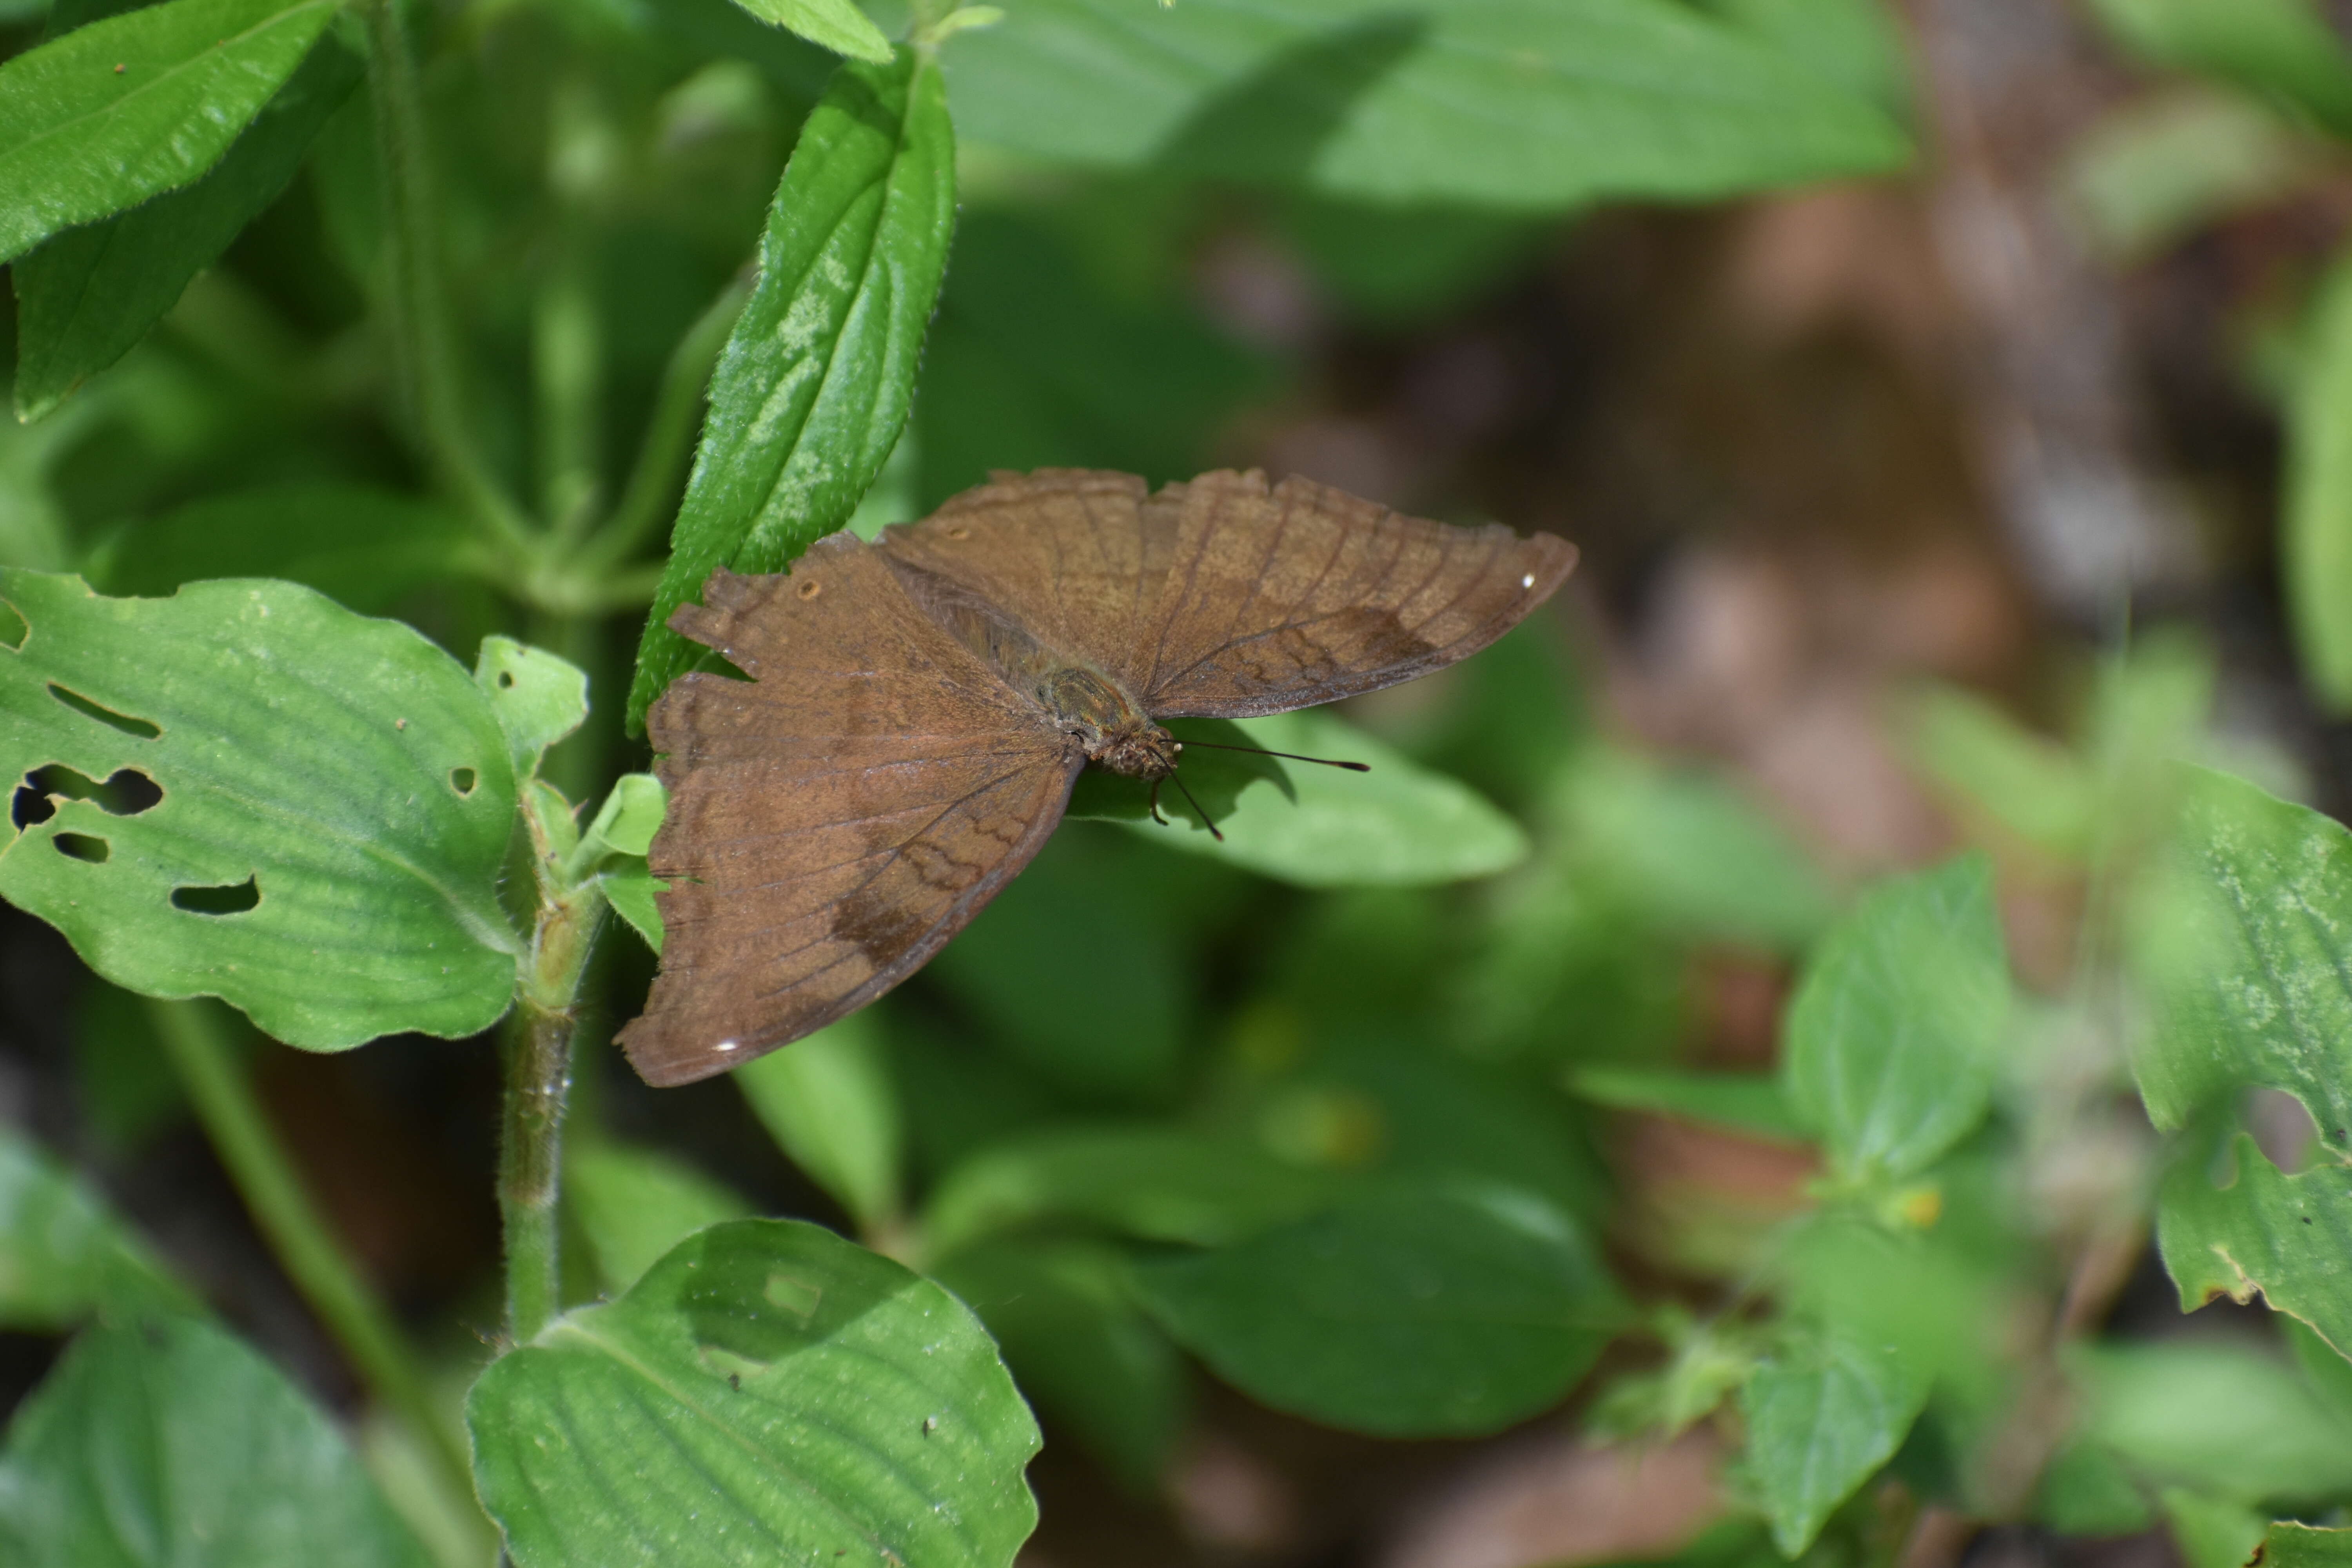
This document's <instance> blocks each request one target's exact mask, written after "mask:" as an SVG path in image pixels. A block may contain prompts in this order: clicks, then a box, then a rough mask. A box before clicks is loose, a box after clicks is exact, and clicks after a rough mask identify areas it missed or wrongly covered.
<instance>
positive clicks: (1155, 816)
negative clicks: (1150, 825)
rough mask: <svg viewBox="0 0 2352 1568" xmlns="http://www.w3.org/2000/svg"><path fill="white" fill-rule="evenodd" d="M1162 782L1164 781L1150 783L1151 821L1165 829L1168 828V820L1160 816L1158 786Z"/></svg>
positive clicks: (1157, 780) (1156, 780)
mask: <svg viewBox="0 0 2352 1568" xmlns="http://www.w3.org/2000/svg"><path fill="white" fill-rule="evenodd" d="M1162 782H1164V781H1162V780H1160V779H1153V780H1152V781H1151V820H1152V821H1154V822H1156V823H1158V824H1160V826H1162V827H1165V826H1168V819H1167V818H1166V817H1164V816H1160V784H1161V783H1162Z"/></svg>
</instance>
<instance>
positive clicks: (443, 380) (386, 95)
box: [362, 0, 536, 569]
mask: <svg viewBox="0 0 2352 1568" xmlns="http://www.w3.org/2000/svg"><path fill="white" fill-rule="evenodd" d="M362 10H363V12H364V14H365V16H366V18H367V25H368V31H369V41H370V42H371V43H372V44H373V55H374V58H373V61H372V62H371V64H370V66H369V72H368V85H369V90H370V93H371V95H372V97H373V100H374V103H375V128H376V144H377V149H378V152H379V153H380V156H381V162H382V170H383V199H384V208H385V212H384V216H385V226H384V238H385V243H384V258H385V271H386V273H387V275H388V276H387V278H386V285H387V287H386V289H385V300H384V303H385V309H386V313H387V314H388V315H389V317H390V323H389V324H390V327H391V333H390V336H391V340H392V353H393V359H394V369H395V371H396V373H397V374H398V377H399V381H400V384H401V388H402V392H403V394H404V396H405V397H406V398H407V401H408V406H409V414H410V416H411V417H413V418H414V419H415V422H416V432H417V438H418V441H419V443H420V444H421V445H422V447H423V448H424V452H425V462H426V463H427V465H428V466H429V467H430V468H432V470H433V476H434V479H435V481H436V483H437V484H439V485H440V486H441V488H442V489H445V490H446V491H447V492H448V493H449V495H450V496H451V497H452V498H453V499H455V500H457V502H458V503H459V504H460V505H462V506H463V507H464V508H465V509H466V511H467V515H468V516H470V517H471V518H472V519H473V521H474V522H475V524H476V526H478V528H480V529H481V530H482V531H483V533H484V535H485V537H486V538H487V539H488V542H489V543H490V544H491V545H492V547H493V548H495V549H497V550H499V552H501V553H503V554H505V555H507V556H509V557H510V558H511V559H512V560H513V561H514V562H515V563H517V565H518V567H519V568H520V569H527V567H528V564H529V563H530V562H531V561H532V560H533V559H534V558H535V555H536V550H535V542H534V540H533V538H532V533H531V529H530V523H529V521H527V520H526V519H525V517H524V515H523V512H522V510H521V509H520V507H518V506H517V505H516V504H515V502H514V501H513V500H511V499H510V498H509V496H508V495H507V493H506V492H505V490H504V489H501V488H500V487H499V483H498V481H497V480H496V479H493V478H492V477H491V474H490V471H489V468H488V465H487V464H485V463H484V461H483V460H482V456H481V453H480V451H479V450H478V448H477V447H475V445H474V440H473V433H472V429H471V427H470V426H468V425H467V421H466V413H465V397H464V383H465V376H464V374H463V372H462V369H461V366H462V361H461V360H460V358H459V355H458V350H457V334H456V331H455V330H454V329H453V327H452V324H451V321H450V312H449V300H448V293H447V289H446V282H445V279H443V277H442V272H441V253H440V249H439V243H440V231H439V229H438V228H437V227H436V226H435V222H434V220H435V216H436V211H437V209H436V205H435V203H434V198H433V180H432V162H431V159H430V158H429V157H428V156H427V153H426V148H425V100H424V93H423V91H422V89H420V87H419V85H418V82H417V77H416V60H415V56H414V55H412V54H411V53H410V52H409V47H408V35H407V32H406V30H405V29H404V27H402V26H401V25H400V16H399V12H398V10H397V7H396V5H395V0H367V4H366V5H364V6H363V7H362Z"/></svg>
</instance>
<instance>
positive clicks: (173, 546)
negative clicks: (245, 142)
mask: <svg viewBox="0 0 2352 1568" xmlns="http://www.w3.org/2000/svg"><path fill="white" fill-rule="evenodd" d="M146 210H147V209H145V208H144V207H142V208H141V209H140V211H142V212H144V211H146ZM22 265H23V264H22V263H19V268H20V269H21V267H22ZM20 275H21V270H20ZM18 384H19V385H20V386H21V385H22V384H23V383H22V381H21V380H20V381H19V383H18ZM484 570H486V565H485V563H484V562H483V560H482V552H481V551H480V549H479V547H478V546H477V545H476V544H475V543H474V542H473V539H472V536H471V533H470V531H469V530H468V528H467V523H466V520H465V519H464V518H463V517H461V516H459V515H458V514H457V513H456V512H454V511H451V510H449V509H448V508H446V507H444V506H440V505H438V504H436V503H435V502H432V501H427V500H418V499H416V498H415V497H412V496H404V495H399V494H395V493H394V492H393V491H390V490H380V489H371V488H368V487H366V486H362V485H345V484H289V485H278V486H273V487H272V488H270V489H258V490H247V491H245V492H243V493H241V494H236V495H227V496H219V497H215V498H213V499H211V500H200V501H196V502H194V503H193V504H191V505H189V506H185V507H182V508H181V509H179V510H176V511H173V512H168V513H166V514H164V515H163V516H162V517H159V518H154V519H152V520H151V521H144V522H134V523H132V524H131V525H130V526H129V527H128V528H125V529H122V530H121V531H118V532H116V533H114V534H112V535H111V536H110V537H109V538H108V539H107V540H106V541H105V542H103V543H101V544H100V546H99V547H98V549H97V550H96V551H95V552H92V554H91V557H90V559H89V562H88V563H87V564H86V566H85V568H84V571H85V574H87V575H88V577H89V581H90V583H91V584H92V585H93V586H95V587H97V588H98V589H99V590H100V591H101V592H103V593H108V594H127V595H139V596H141V597H146V598H159V597H163V596H166V595H171V594H173V593H174V592H176V591H178V589H179V588H180V586H181V585H182V584H186V583H194V582H197V581H200V580H202V579H204V578H207V577H282V578H285V579H287V580H289V581H290V582H295V583H300V584H303V585H305V586H306V587H311V588H316V589H318V590H319V592H320V593H321V594H324V595H327V597H329V598H331V599H332V600H334V601H335V602H336V603H337V604H340V605H342V606H343V607H344V608H345V609H350V610H357V611H359V612H360V613H361V614H362V615H375V614H379V613H381V612H383V611H384V610H388V609H390V608H391V607H392V606H393V605H394V604H396V603H397V602H398V601H399V600H400V599H402V598H403V597H404V596H405V595H408V594H411V593H413V592H415V590H416V589H418V588H420V587H422V586H424V585H425V584H428V583H432V582H436V581H438V580H443V579H446V578H451V577H458V576H471V575H477V574H480V573H482V572H483V571H484Z"/></svg>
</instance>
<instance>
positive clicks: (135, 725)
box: [49, 680, 163, 741]
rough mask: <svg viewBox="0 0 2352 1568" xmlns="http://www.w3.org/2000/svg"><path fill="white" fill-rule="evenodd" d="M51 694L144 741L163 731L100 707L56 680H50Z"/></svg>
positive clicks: (78, 710)
mask: <svg viewBox="0 0 2352 1568" xmlns="http://www.w3.org/2000/svg"><path fill="white" fill-rule="evenodd" d="M49 695H50V696H52V697H54V698H56V699H57V700H58V701H60V702H62V703H64V704H65V705H66V706H67V707H68V708H70V709H72V710H74V711H75V712H77V713H79V714H81V715H83V716H84V717H86V718H90V719H95V720H97V721H99V722H100V723H101V724H104V725H106V726H107V727H108V728H110V729H114V730H120V731H122V732H123V733H124V734H126V735H136V736H138V737H139V738H140V739H141V740H142V741H152V740H153V739H154V738H155V737H156V736H158V735H160V734H162V733H163V731H161V730H159V729H157V728H156V727H155V726H154V725H152V724H150V723H149V722H147V721H146V720H144V719H133V718H132V717H131V715H130V714H128V713H117V712H116V711H115V710H113V709H111V708H104V707H100V705H99V704H97V703H95V702H92V701H91V700H89V698H87V697H84V696H83V695H82V694H81V693H80V692H79V691H68V690H67V689H65V688H64V687H62V686H59V685H58V683H57V682H56V681H54V680H52V681H50V682H49Z"/></svg>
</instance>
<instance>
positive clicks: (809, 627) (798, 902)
mask: <svg viewBox="0 0 2352 1568" xmlns="http://www.w3.org/2000/svg"><path fill="white" fill-rule="evenodd" d="M705 598H706V599H707V601H708V604H707V605H688V606H685V607H684V608H681V609H680V610H679V611H678V612H677V615H676V616H673V617H672V624H673V625H675V626H677V628H678V629H679V630H680V631H682V632H684V633H685V634H686V635H687V636H688V637H694V638H695V639H696V640H698V641H700V642H705V643H708V644H709V645H710V646H712V647H717V648H719V650H720V651H722V652H724V653H725V654H726V655H727V656H728V658H730V659H731V660H733V661H734V663H735V664H736V665H737V666H738V667H740V668H743V669H744V670H746V671H747V672H749V673H751V674H752V675H754V676H764V677H766V679H755V680H753V681H751V682H745V681H739V680H731V679H725V678H722V677H719V676H716V675H710V674H698V675H690V676H688V677H687V678H685V679H682V680H680V681H678V682H677V684H676V685H674V686H672V687H671V688H670V689H669V691H668V692H667V694H665V695H664V697H663V698H662V700H660V701H659V702H657V703H656V704H655V705H654V708H653V710H652V713H651V715H650V716H649V725H650V729H651V732H652V736H653V742H654V745H655V748H656V750H657V751H660V752H665V753H667V754H666V755H665V756H664V757H663V759H662V761H661V763H660V771H661V775H662V782H663V784H665V785H666V786H667V788H668V790H669V792H670V806H669V813H668V816H667V818H666V819H665V821H664V823H663V826H662V830H661V832H660V834H659V835H658V836H657V837H656V838H655V840H654V845H653V849H652V853H651V855H650V857H649V858H650V860H651V864H652V868H653V870H654V873H655V874H656V876H660V877H663V878H666V879H669V880H670V888H669V890H668V891H667V892H666V893H663V894H661V895H659V898H658V902H659V905H660V909H661V912H662V924H663V929H664V944H663V954H662V972H661V973H660V975H659V976H658V977H657V978H656V980H655V982H654V989H653V994H652V995H651V996H650V997H649V998H648V1000H647V1002H646V1012H645V1016H643V1017H640V1018H638V1019H636V1020H635V1022H633V1023H631V1024H630V1025H629V1026H628V1027H627V1028H625V1029H624V1030H623V1031H622V1034H621V1042H622V1044H623V1046H624V1047H625V1048H626V1049H627V1051H628V1054H629V1059H630V1061H631V1062H632V1063H633V1064H635V1067H636V1068H637V1071H638V1072H639V1073H640V1074H641V1075H643V1076H644V1078H645V1079H646V1081H647V1082H649V1083H653V1084H657V1085H667V1084H676V1083H688V1082H691V1081H693V1080H694V1079H699V1078H706V1077H709V1075H711V1074H713V1073H717V1072H721V1071H724V1070H726V1069H727V1068H730V1067H733V1066H735V1065H737V1064H738V1063H740V1062H743V1061H747V1060H750V1059H751V1058H753V1057H756V1056H758V1055H760V1054H761V1052H763V1051H767V1050H772V1049H773V1048H775V1047H778V1046H781V1045H784V1044H786V1043H788V1042H790V1041H792V1040H795V1039H798V1038H800V1037H802V1036H803V1035H805V1034H807V1033H809V1032H810V1031H811V1030H813V1029H815V1028H818V1027H820V1026H823V1025H824V1024H827V1023H829V1022H831V1021H832V1020H833V1019H835V1018H837V1017H839V1016H842V1015H843V1014H845V1013H847V1012H850V1011H852V1010H853V1009H855V1008H856V1007H859V1006H862V1005H865V1004H866V1002H868V1001H871V1000H872V999H873V998H874V997H876V996H878V995H880V994H882V993H883V992H885V991H887V990H888V989H889V988H890V987H891V986H893V985H896V984H898V982H899V981H901V980H903V979H905V978H906V977H907V975H908V974H910V973H913V972H914V971H915V970H916V969H917V968H919V967H920V966H921V964H922V963H923V962H924V961H925V960H927V959H928V958H929V956H930V955H931V954H932V953H933V952H937V951H938V950H939V948H940V946H941V944H943V943H944V942H946V941H947V940H948V939H949V938H950V936H952V935H954V934H955V932H956V931H959V930H961V928H962V926H963V925H964V923H965V922H966V921H969V920H970V919H971V916H972V914H973V913H975V912H976V911H977V910H979V909H980V907H981V906H982V904H984V903H985V902H986V901H987V900H988V899H989V898H990V896H991V895H992V894H993V893H994V892H995V890H996V889H998V888H1000V887H1002V886H1003V884H1004V883H1005V882H1006V881H1007V880H1008V879H1011V878H1012V876H1013V874H1014V873H1015V872H1017V871H1018V870H1019V869H1020V868H1022V867H1023V866H1024V865H1026V864H1027V863H1028V861H1029V859H1030V858H1031V857H1032V856H1034V854H1035V853H1036V852H1037V849H1038V848H1039V847H1041V846H1042V845H1043V844H1044V843H1045V839H1046V838H1047V837H1050V836H1051V834H1052V833H1053V830H1054V827H1055V825H1056V824H1057V823H1058V822H1059V821H1060V819H1061V815H1062V810H1063V807H1064V806H1065V805H1066V804H1067V802H1068V799H1069V792H1070V785H1071V784H1072V782H1073V781H1074V780H1075V779H1076V776H1077V771H1078V769H1079V768H1080V767H1081V766H1082V765H1083V759H1082V758H1080V757H1079V756H1077V755H1076V753H1075V752H1073V751H1072V749H1071V747H1070V745H1069V742H1067V741H1066V740H1065V739H1064V738H1063V737H1062V736H1061V735H1059V734H1058V733H1055V731H1053V730H1052V728H1051V727H1050V726H1049V725H1047V724H1046V723H1045V721H1044V719H1043V717H1042V716H1041V715H1040V714H1039V713H1038V712H1037V710H1035V709H1034V707H1031V706H1030V705H1028V704H1027V703H1026V702H1025V701H1024V700H1022V699H1020V698H1018V697H1016V696H1015V695H1014V694H1013V693H1012V692H1011V691H1010V690H1009V689H1006V688H1005V687H1004V686H1003V683H1002V682H1000V681H998V680H997V679H995V677H994V676H993V675H992V673H991V672H990V671H989V670H988V669H987V668H985V667H984V666H983V665H982V664H981V663H980V661H979V660H977V659H976V658H973V657H972V656H971V654H970V653H968V652H967V651H966V650H964V649H963V648H962V647H959V646H958V645H957V644H956V643H955V642H954V641H953V640H952V639H951V638H950V637H947V635H946V634H945V633H943V632H941V631H940V629H939V628H938V627H937V626H933V625H931V624H930V623H929V621H928V620H926V619H925V618H924V617H923V616H921V615H920V614H919V612H918V611H917V610H916V609H915V607H914V606H913V605H911V604H910V603H909V602H908V600H907V598H906V596H905V595H904V594H903V593H902V592H901V591H900V590H899V587H898V581H897V578H896V576H895V574H893V573H892V572H891V571H890V569H889V567H888V566H887V563H884V562H883V561H882V560H881V559H880V557H879V556H877V554H876V553H875V552H872V551H870V550H868V549H866V547H865V546H863V545H861V544H859V543H858V542H856V540H855V539H852V538H849V537H848V536H846V535H835V536H834V538H832V539H828V540H825V541H823V542H820V543H819V544H818V545H817V546H816V547H814V549H812V550H811V551H810V552H809V553H808V554H807V555H806V556H804V557H803V559H802V561H801V563H800V564H799V566H798V568H797V569H796V570H795V571H794V573H793V574H792V575H791V576H788V577H786V576H774V577H735V576H731V575H730V574H723V573H722V574H719V575H717V576H714V577H713V578H712V579H711V582H710V584H709V587H708V588H707V589H706V591H705Z"/></svg>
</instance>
